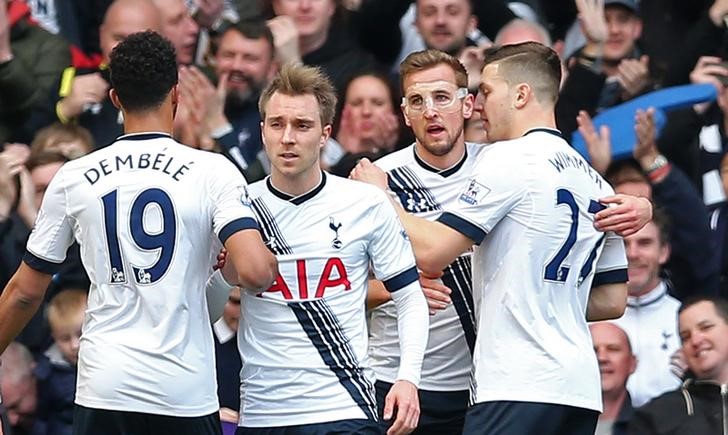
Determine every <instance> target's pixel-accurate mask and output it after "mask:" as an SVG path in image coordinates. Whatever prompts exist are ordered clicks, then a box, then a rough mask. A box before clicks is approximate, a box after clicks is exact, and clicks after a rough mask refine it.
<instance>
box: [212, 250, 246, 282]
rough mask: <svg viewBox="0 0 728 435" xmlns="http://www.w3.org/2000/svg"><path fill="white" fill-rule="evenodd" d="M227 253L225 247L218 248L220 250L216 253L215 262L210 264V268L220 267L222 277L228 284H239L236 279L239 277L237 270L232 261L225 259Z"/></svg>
mask: <svg viewBox="0 0 728 435" xmlns="http://www.w3.org/2000/svg"><path fill="white" fill-rule="evenodd" d="M227 254H228V251H227V249H225V248H222V249H220V252H219V253H218V254H217V263H216V264H215V265H214V266H212V269H213V270H217V269H220V273H222V277H223V278H225V281H227V282H228V284H232V285H239V283H238V281H239V280H240V278H238V271H237V270H235V266H234V265H233V262H232V261H227Z"/></svg>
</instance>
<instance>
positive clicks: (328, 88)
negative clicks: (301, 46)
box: [258, 64, 336, 126]
mask: <svg viewBox="0 0 728 435" xmlns="http://www.w3.org/2000/svg"><path fill="white" fill-rule="evenodd" d="M276 92H278V93H280V94H283V95H289V96H298V95H313V96H314V97H315V98H316V101H317V102H318V106H319V116H320V118H321V125H322V126H325V125H331V124H333V122H334V112H335V111H336V89H335V88H334V85H332V84H331V80H329V78H328V77H326V74H324V73H323V71H321V69H320V68H318V67H312V66H305V65H294V64H286V65H284V66H283V68H281V70H280V72H278V74H276V76H275V77H274V78H273V80H272V81H271V82H270V84H268V86H266V88H265V89H264V90H263V93H262V94H261V95H260V100H258V110H259V111H260V116H261V118H262V119H264V120H265V113H266V107H267V106H268V101H270V99H271V97H272V96H273V94H275V93H276Z"/></svg>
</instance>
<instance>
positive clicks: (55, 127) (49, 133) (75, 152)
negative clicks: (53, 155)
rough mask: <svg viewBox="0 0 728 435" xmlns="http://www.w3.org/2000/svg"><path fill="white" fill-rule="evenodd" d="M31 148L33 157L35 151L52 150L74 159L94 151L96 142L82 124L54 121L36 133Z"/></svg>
mask: <svg viewBox="0 0 728 435" xmlns="http://www.w3.org/2000/svg"><path fill="white" fill-rule="evenodd" d="M30 148H31V158H32V155H33V153H38V152H43V151H51V152H57V153H60V154H62V155H63V156H64V157H66V158H67V159H68V160H73V159H75V158H78V157H81V156H84V155H86V154H88V153H90V152H91V151H93V149H94V142H93V138H92V137H91V133H89V131H88V130H86V129H85V128H83V127H81V126H80V125H77V124H61V123H53V124H51V125H49V126H47V127H44V128H42V129H40V130H39V131H38V133H36V135H35V137H34V138H33V142H31V144H30ZM39 205H40V204H39Z"/></svg>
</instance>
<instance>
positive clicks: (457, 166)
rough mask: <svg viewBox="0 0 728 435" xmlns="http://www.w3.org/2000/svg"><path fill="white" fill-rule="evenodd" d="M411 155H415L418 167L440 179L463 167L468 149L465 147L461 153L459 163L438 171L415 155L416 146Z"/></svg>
mask: <svg viewBox="0 0 728 435" xmlns="http://www.w3.org/2000/svg"><path fill="white" fill-rule="evenodd" d="M412 153H413V154H414V155H415V162H417V164H418V165H420V166H421V167H422V168H423V169H425V170H428V171H430V172H434V173H436V174H437V175H440V176H442V177H446V178H447V177H449V176H450V175H452V174H455V173H457V171H459V170H460V168H462V167H463V165H464V164H465V160H467V159H468V148H467V146H466V147H465V152H464V153H463V157H462V158H461V159H460V161H459V162H457V163H455V164H454V165H452V166H450V167H449V168H446V169H440V168H436V167H434V166H432V165H431V164H429V163H427V162H426V161H424V160H423V159H422V157H420V156H418V155H417V146H416V145H415V146H413V147H412Z"/></svg>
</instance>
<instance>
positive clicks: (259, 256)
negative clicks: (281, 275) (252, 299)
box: [225, 229, 278, 290]
mask: <svg viewBox="0 0 728 435" xmlns="http://www.w3.org/2000/svg"><path fill="white" fill-rule="evenodd" d="M225 249H227V251H228V257H227V258H228V262H231V263H232V265H233V267H235V271H236V273H237V280H236V282H235V284H236V285H239V286H240V287H244V288H246V289H250V290H258V289H267V288H268V287H270V286H271V284H273V281H275V279H276V276H278V260H276V257H275V256H274V255H273V253H272V252H270V250H268V248H267V247H266V246H265V244H264V243H263V238H262V237H261V236H260V231H258V230H257V229H245V230H241V231H238V232H236V233H234V234H232V235H231V236H229V237H228V238H227V239H226V240H225Z"/></svg>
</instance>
